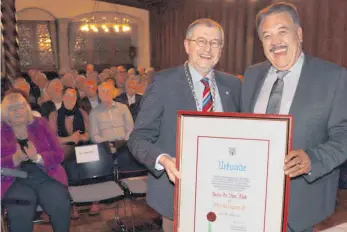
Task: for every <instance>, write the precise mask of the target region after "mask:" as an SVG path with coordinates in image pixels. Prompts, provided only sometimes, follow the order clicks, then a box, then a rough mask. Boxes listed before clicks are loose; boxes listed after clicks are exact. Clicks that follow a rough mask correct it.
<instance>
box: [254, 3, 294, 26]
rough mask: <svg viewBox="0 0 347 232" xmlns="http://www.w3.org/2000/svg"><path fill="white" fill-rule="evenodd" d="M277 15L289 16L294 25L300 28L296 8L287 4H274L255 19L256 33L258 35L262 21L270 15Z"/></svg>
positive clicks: (260, 12)
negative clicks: (285, 14)
mask: <svg viewBox="0 0 347 232" xmlns="http://www.w3.org/2000/svg"><path fill="white" fill-rule="evenodd" d="M278 13H287V14H289V16H290V17H291V18H292V20H293V22H294V24H296V25H297V26H299V27H300V18H299V14H298V11H297V10H296V7H295V6H294V5H293V4H291V3H288V2H278V3H275V4H272V5H270V6H268V7H266V8H264V9H262V10H261V11H259V13H258V14H257V17H256V26H257V31H258V33H259V29H260V26H261V24H262V23H263V21H264V19H265V18H266V17H267V16H269V15H272V14H278Z"/></svg>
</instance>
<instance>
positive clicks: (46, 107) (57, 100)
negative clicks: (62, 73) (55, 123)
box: [41, 78, 63, 119]
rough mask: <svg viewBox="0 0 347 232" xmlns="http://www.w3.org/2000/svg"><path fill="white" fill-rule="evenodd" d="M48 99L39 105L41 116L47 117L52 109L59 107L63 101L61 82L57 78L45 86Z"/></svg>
mask: <svg viewBox="0 0 347 232" xmlns="http://www.w3.org/2000/svg"><path fill="white" fill-rule="evenodd" d="M47 94H48V96H49V98H50V100H49V101H47V102H45V103H43V104H42V105H41V114H42V116H43V117H45V118H47V119H48V117H49V115H50V113H51V112H52V111H55V110H58V109H60V107H61V105H62V101H63V84H62V83H61V81H60V80H59V79H57V78H56V79H53V80H52V81H51V82H50V83H49V84H48V86H47Z"/></svg>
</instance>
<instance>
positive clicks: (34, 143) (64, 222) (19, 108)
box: [1, 93, 71, 232]
mask: <svg viewBox="0 0 347 232" xmlns="http://www.w3.org/2000/svg"><path fill="white" fill-rule="evenodd" d="M1 116H2V121H1V166H2V168H11V169H19V170H21V171H25V172H27V173H28V177H27V178H13V177H5V176H2V177H1V197H2V204H3V205H4V207H5V208H6V209H7V211H8V218H9V227H10V230H11V231H13V232H30V231H33V219H34V218H35V214H36V208H37V205H40V206H41V207H42V208H43V210H44V211H45V212H46V213H47V214H48V215H49V216H50V220H51V224H52V227H53V230H54V231H55V232H68V231H69V225H70V210H71V203H70V196H69V191H68V189H67V187H66V184H67V179H66V174H65V171H64V169H63V167H62V166H61V165H60V163H61V162H62V161H63V157H64V154H63V149H62V148H61V146H60V145H59V142H58V140H57V138H56V136H55V135H54V134H53V132H52V131H51V129H50V127H49V124H48V122H47V120H46V119H45V118H36V117H34V116H33V114H32V112H31V109H30V106H29V105H28V103H27V101H26V99H25V98H24V97H23V95H21V94H20V93H9V94H8V95H6V96H5V98H4V100H3V102H2V106H1Z"/></svg>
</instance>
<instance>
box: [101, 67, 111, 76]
mask: <svg viewBox="0 0 347 232" xmlns="http://www.w3.org/2000/svg"><path fill="white" fill-rule="evenodd" d="M102 72H103V73H107V74H108V75H109V77H110V76H111V73H112V72H111V69H109V68H105V69H104V70H103V71H102Z"/></svg>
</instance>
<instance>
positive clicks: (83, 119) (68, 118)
mask: <svg viewBox="0 0 347 232" xmlns="http://www.w3.org/2000/svg"><path fill="white" fill-rule="evenodd" d="M77 99H78V94H77V91H76V90H75V89H73V88H65V89H64V90H63V103H62V105H61V107H60V109H58V110H57V111H53V112H51V114H50V115H49V123H50V126H51V128H52V130H53V132H55V133H56V134H57V135H58V140H59V143H60V144H62V147H63V149H64V152H65V154H64V155H65V159H64V160H66V159H68V158H69V156H70V155H71V153H73V151H74V147H75V145H79V144H81V143H82V144H83V143H86V142H88V141H89V134H88V114H87V113H86V112H85V111H84V110H82V109H79V108H78V106H77V104H76V103H77ZM68 174H69V173H68Z"/></svg>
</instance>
